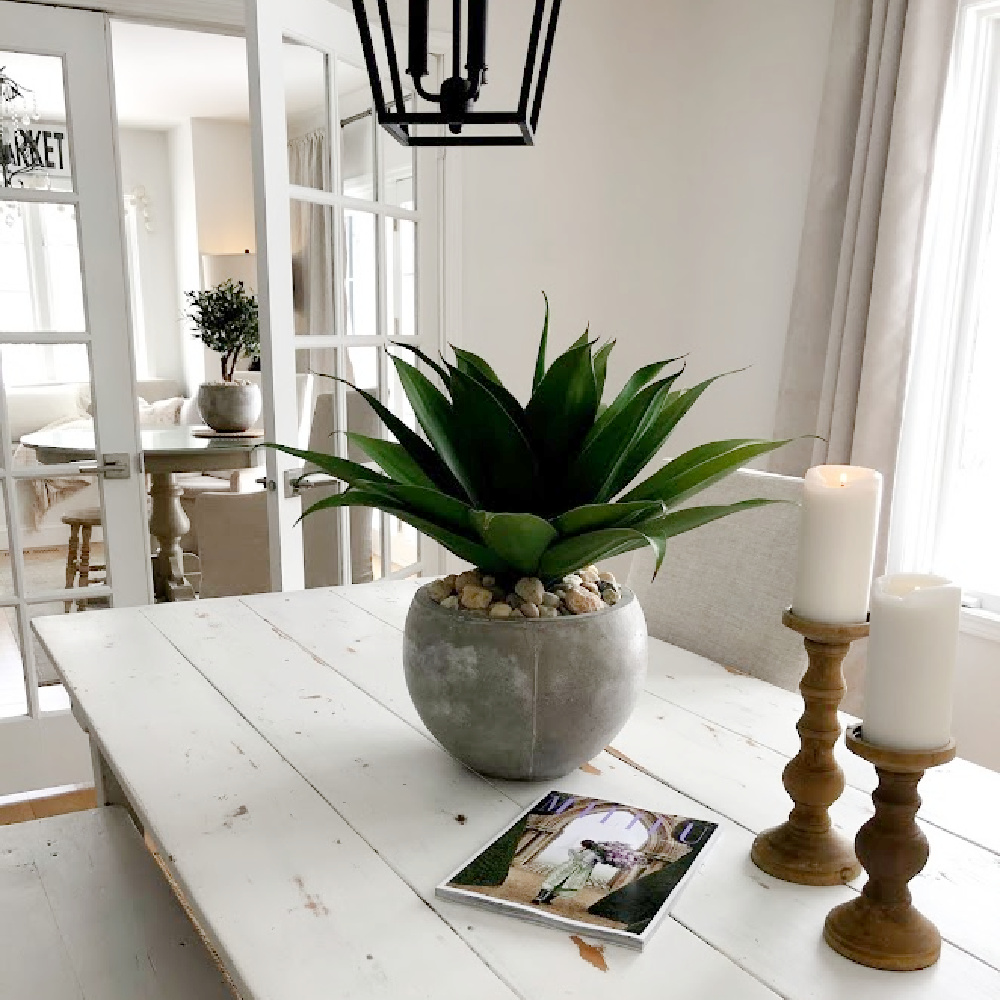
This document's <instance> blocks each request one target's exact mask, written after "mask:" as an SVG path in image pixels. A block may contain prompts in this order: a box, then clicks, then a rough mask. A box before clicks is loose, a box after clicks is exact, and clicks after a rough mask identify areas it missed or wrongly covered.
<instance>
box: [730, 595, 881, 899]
mask: <svg viewBox="0 0 1000 1000" xmlns="http://www.w3.org/2000/svg"><path fill="white" fill-rule="evenodd" d="M781 620H782V622H783V623H784V624H785V625H786V626H788V628H790V629H793V630H794V631H796V632H798V633H800V634H801V635H802V636H804V638H805V647H806V652H807V653H808V654H809V667H808V669H807V670H806V672H805V675H804V676H803V678H802V682H801V684H800V685H799V690H800V691H801V692H802V700H803V701H804V702H805V711H804V712H803V713H802V718H801V719H799V722H798V725H797V727H796V728H797V729H798V731H799V737H800V738H801V740H802V747H801V749H800V750H799V752H798V753H797V754H796V756H795V757H794V758H793V759H792V760H791V761H790V762H789V763H788V765H787V766H786V767H785V770H784V772H783V773H782V776H781V780H782V783H783V784H784V786H785V790H786V791H787V792H788V794H789V795H790V796H791V797H792V801H793V802H794V803H795V805H794V807H793V808H792V811H791V813H790V815H789V817H788V819H787V821H786V822H784V823H782V824H781V826H776V827H774V828H773V829H770V830H765V831H764V832H763V833H762V834H760V835H759V836H758V837H757V839H756V840H755V841H754V842H753V848H752V850H751V851H750V857H751V859H752V860H753V863H754V864H755V865H756V866H757V867H758V868H760V869H761V870H763V871H765V872H767V873H768V874H769V875H774V876H775V877H776V878H780V879H784V880H785V881H786V882H795V883H797V884H799V885H840V884H842V883H844V882H850V881H851V879H854V878H857V877H858V875H860V874H861V865H860V864H859V863H858V859H857V857H855V854H854V847H853V846H852V844H851V842H850V840H848V839H847V837H844V836H841V835H840V834H839V833H837V832H836V831H835V830H834V829H833V824H832V823H831V822H830V816H829V813H828V811H827V810H828V809H829V808H830V806H832V805H833V803H834V802H836V801H837V799H838V798H839V797H840V794H841V792H843V790H844V772H843V771H842V770H841V769H840V765H839V764H838V763H837V762H836V760H835V759H834V756H833V747H834V744H835V743H836V742H837V740H838V739H839V738H840V719H839V718H838V716H837V709H838V708H839V707H840V701H841V699H842V698H843V697H844V691H845V685H844V672H843V669H842V667H841V665H842V663H843V661H844V657H845V656H846V655H847V651H848V650H849V649H850V648H851V643H852V642H853V641H854V640H855V639H863V638H864V637H865V636H866V635H868V623H867V622H856V623H851V624H847V625H831V624H828V623H826V622H814V621H809V620H808V619H805V618H800V617H799V616H798V615H796V614H794V613H793V612H792V611H791V610H790V609H789V610H788V611H786V612H785V613H784V614H783V615H782V618H781Z"/></svg>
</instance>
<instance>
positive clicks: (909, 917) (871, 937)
mask: <svg viewBox="0 0 1000 1000" xmlns="http://www.w3.org/2000/svg"><path fill="white" fill-rule="evenodd" d="M847 746H848V747H849V749H851V750H852V751H853V752H854V753H856V754H857V755H858V756H859V757H863V758H864V759H865V760H867V761H871V763H873V764H874V765H875V770H876V771H877V772H878V788H876V789H875V791H874V792H873V793H872V801H873V802H874V803H875V815H874V816H873V817H872V818H871V819H870V820H868V822H867V823H865V825H864V826H863V827H861V829H860V830H859V831H858V836H857V838H856V840H855V847H856V848H857V853H858V857H859V858H860V859H861V863H862V865H864V868H865V871H866V872H868V881H867V882H866V883H865V887H864V889H863V890H862V891H861V895H860V896H859V897H858V898H857V899H852V900H851V901H850V902H849V903H841V905H840V906H836V907H834V908H833V909H832V910H831V911H830V912H829V914H827V918H826V925H825V926H824V928H823V937H824V938H825V939H826V942H827V944H829V945H830V947H831V948H833V950H834V951H836V952H839V953H840V954H841V955H844V956H845V957H847V958H849V959H851V960H852V961H854V962H858V963H859V964H860V965H867V966H870V967H871V968H873V969H888V970H890V971H893V972H910V971H912V970H914V969H926V968H927V966H929V965H933V964H934V963H935V962H936V961H937V960H938V958H939V957H940V955H941V935H940V934H939V933H938V929H937V928H936V927H935V926H934V924H932V923H931V922H930V921H929V920H928V919H927V918H926V917H925V916H924V915H923V914H922V913H920V912H919V911H918V910H917V909H916V908H915V907H914V906H913V903H912V901H911V898H910V890H909V888H908V885H909V882H910V880H911V879H912V878H913V877H914V876H915V875H918V874H919V873H920V872H921V871H923V867H924V865H925V864H927V856H928V854H929V850H930V849H929V847H928V844H927V838H926V837H925V836H924V835H923V832H922V831H921V829H920V827H919V826H917V823H916V815H917V809H919V808H920V796H919V795H918V794H917V785H918V783H919V782H920V779H921V778H922V777H923V774H924V771H925V770H926V769H927V768H928V767H936V766H937V765H938V764H946V763H947V762H948V761H949V760H951V759H952V758H953V757H954V756H955V741H954V740H952V741H951V742H950V743H949V744H948V745H947V746H944V747H941V748H940V749H938V750H890V749H888V748H886V747H880V746H875V745H874V744H871V743H866V742H865V740H864V737H863V735H862V731H861V726H860V724H859V725H856V726H852V727H851V728H850V729H848V731H847Z"/></svg>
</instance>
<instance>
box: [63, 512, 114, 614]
mask: <svg viewBox="0 0 1000 1000" xmlns="http://www.w3.org/2000/svg"><path fill="white" fill-rule="evenodd" d="M62 522H63V524H68V525H69V548H68V550H67V552H66V589H67V590H71V589H73V588H75V587H89V586H90V584H91V583H104V581H105V576H104V575H100V576H96V577H95V576H93V574H98V573H99V574H103V573H104V570H105V567H104V564H103V563H100V564H97V563H95V564H91V562H90V539H91V536H92V534H93V532H94V528H95V527H96V528H99V527H100V526H101V511H100V508H99V507H85V508H84V509H83V510H78V511H75V512H74V513H72V514H64V515H63V518H62ZM63 603H64V604H65V610H66V612H67V614H68V613H69V612H70V611H72V610H73V604H74V603H75V604H76V607H77V610H82V609H83V608H84V607H85V606H86V605H87V603H88V602H87V601H86V600H85V599H83V600H81V599H78V600H77V601H76V602H73V601H65V602H63Z"/></svg>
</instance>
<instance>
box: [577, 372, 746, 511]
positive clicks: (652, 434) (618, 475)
mask: <svg viewBox="0 0 1000 1000" xmlns="http://www.w3.org/2000/svg"><path fill="white" fill-rule="evenodd" d="M740 370H742V369H740ZM733 374H735V372H723V373H722V374H721V375H713V376H712V378H708V379H705V381H704V382H699V383H698V384H697V385H696V386H692V387H691V388H690V389H685V390H684V391H683V392H676V393H671V394H670V395H669V396H668V397H667V399H666V400H665V402H664V405H663V407H662V409H661V410H660V413H659V414H658V415H657V416H656V417H655V419H652V420H650V421H649V422H648V423H647V424H646V425H645V426H644V427H642V428H640V430H639V431H637V432H636V436H635V438H634V439H633V441H632V443H631V444H630V445H629V447H628V449H627V451H626V452H625V454H624V455H623V456H622V457H621V459H620V460H619V462H618V465H617V466H616V467H615V470H614V472H613V473H612V475H611V477H610V478H609V479H608V481H607V483H605V485H604V488H603V489H602V490H601V493H600V495H599V496H598V497H597V499H598V500H610V499H611V498H612V497H613V496H615V495H616V494H617V493H620V492H621V491H622V490H623V489H625V487H626V486H628V484H629V483H630V482H632V480H633V479H635V477H636V476H638V475H639V473H640V472H642V470H643V469H645V468H646V466H647V465H648V464H649V463H650V461H651V460H652V459H653V456H654V455H656V453H657V452H658V451H659V450H660V448H662V447H663V443H664V442H665V441H666V440H667V438H668V437H669V436H670V434H671V432H672V431H673V429H674V428H675V427H676V426H677V424H678V423H680V421H681V419H682V418H683V417H684V416H685V414H686V413H687V412H688V410H690V409H691V407H692V406H694V404H695V403H696V402H697V401H698V399H700V398H701V395H702V393H703V392H704V391H705V390H706V389H707V388H708V387H709V386H710V385H712V384H713V383H714V382H717V381H718V380H719V379H720V378H725V376H726V375H733Z"/></svg>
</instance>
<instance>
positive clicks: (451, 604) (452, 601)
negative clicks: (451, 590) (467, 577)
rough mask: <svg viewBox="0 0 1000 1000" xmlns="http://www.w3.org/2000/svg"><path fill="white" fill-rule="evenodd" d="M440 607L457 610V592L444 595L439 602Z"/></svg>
mask: <svg viewBox="0 0 1000 1000" xmlns="http://www.w3.org/2000/svg"><path fill="white" fill-rule="evenodd" d="M441 607H442V608H450V609H451V610H452V611H457V610H458V607H459V604H458V594H452V595H451V597H446V598H445V599H444V600H443V601H442V602H441Z"/></svg>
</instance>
